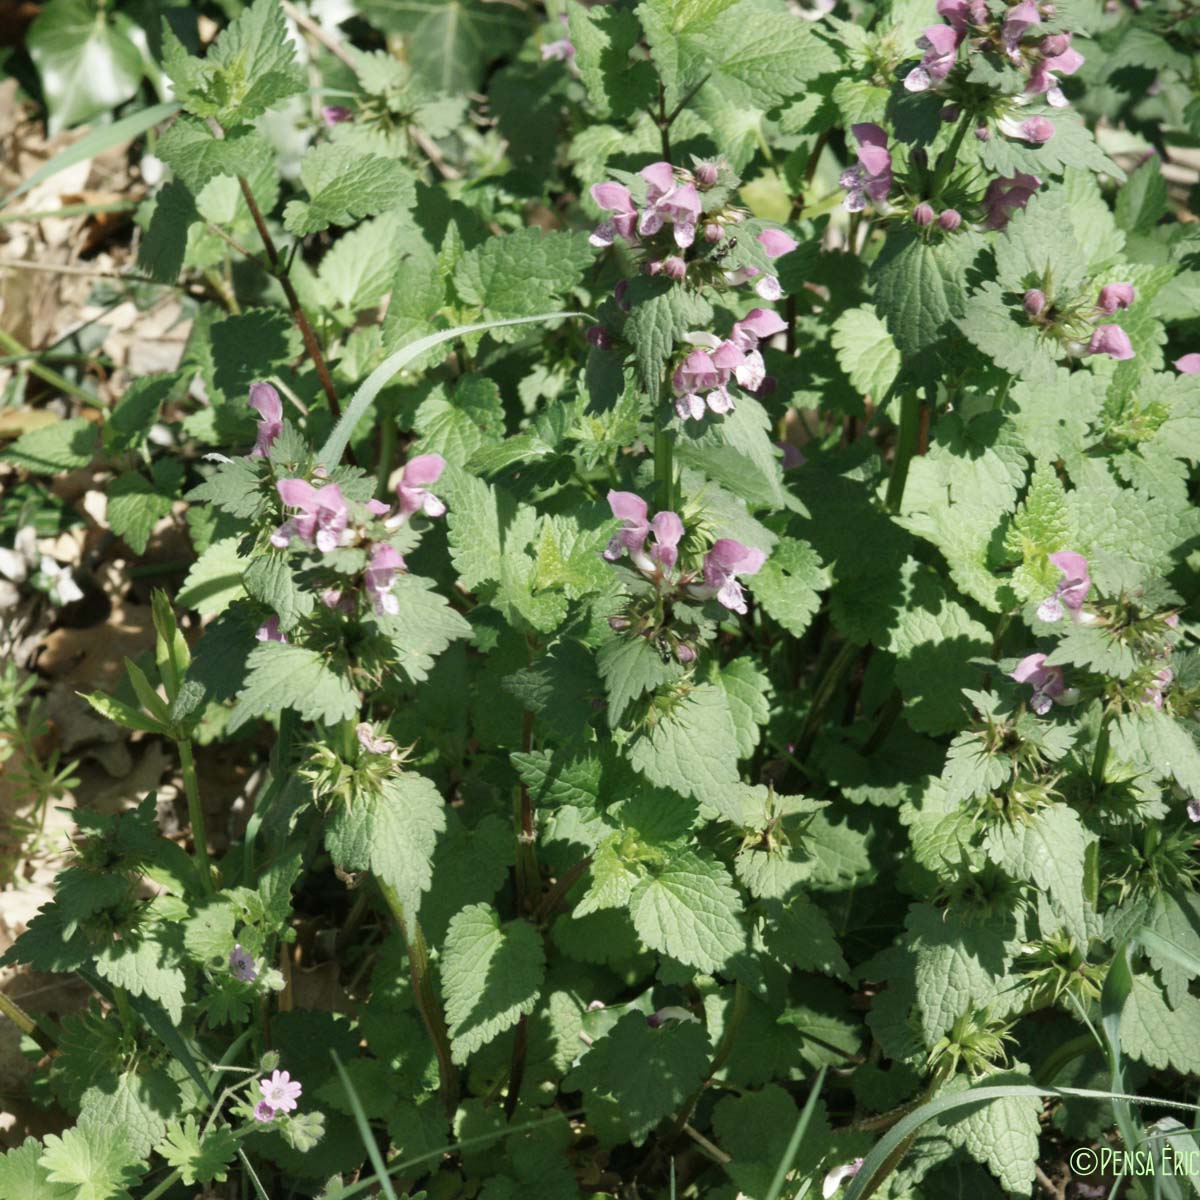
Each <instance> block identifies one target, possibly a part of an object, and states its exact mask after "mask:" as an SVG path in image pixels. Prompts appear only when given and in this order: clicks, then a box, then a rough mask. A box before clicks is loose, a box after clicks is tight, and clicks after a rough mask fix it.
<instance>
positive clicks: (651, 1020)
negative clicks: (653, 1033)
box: [646, 1004, 700, 1029]
mask: <svg viewBox="0 0 1200 1200" xmlns="http://www.w3.org/2000/svg"><path fill="white" fill-rule="evenodd" d="M668 1021H679V1022H680V1023H681V1024H682V1023H684V1022H691V1023H692V1024H695V1025H699V1024H700V1018H699V1017H697V1016H696V1014H695V1013H692V1012H688V1010H687V1009H686V1008H680V1007H679V1005H677V1004H668V1005H667V1007H666V1008H660V1009H659V1010H658V1011H657V1012H652V1013H651V1014H650V1015H649V1016H648V1017H647V1018H646V1024H647V1025H649V1026H650V1028H651V1029H660V1028H661V1027H662V1026H663V1025H665V1024H666V1023H667V1022H668Z"/></svg>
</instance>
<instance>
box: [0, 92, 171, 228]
mask: <svg viewBox="0 0 1200 1200" xmlns="http://www.w3.org/2000/svg"><path fill="white" fill-rule="evenodd" d="M178 111H179V104H178V102H177V101H174V100H170V101H168V102H167V103H166V104H155V105H153V106H152V107H151V108H143V109H142V110H141V112H135V113H131V114H130V115H129V116H127V117H122V118H121V119H120V120H119V121H114V122H113V123H112V124H111V125H100V126H97V128H95V129H93V130H92V131H91V132H90V133H85V134H84V135H83V137H81V138H80V139H79V141H77V142H72V143H71V144H70V145H69V146H68V147H67V148H66V149H65V150H62V151H60V152H59V153H58V154H56V155H55V156H54V157H53V158H52V159H50V160H49V161H48V162H44V163H42V165H41V166H40V167H38V169H37V170H36V171H34V173H33V174H32V175H30V177H29V178H28V179H26V180H25V182H24V183H23V184H21V186H20V187H19V188H17V190H16V191H15V192H12V193H11V194H10V195H8V196H5V198H4V200H3V202H0V208H7V207H8V206H9V205H10V204H11V203H12V202H13V201H14V200H16V199H17V197H18V196H23V195H24V194H25V193H26V192H27V191H29V189H30V188H35V187H37V185H38V184H39V183H43V182H44V181H45V180H47V179H51V178H53V177H54V176H55V175H57V174H58V173H59V171H65V170H66V169H67V168H68V167H73V166H74V165H75V164H76V163H78V162H83V161H84V160H85V159H88V158H95V157H96V155H97V154H102V153H103V152H104V151H105V150H107V149H108V148H109V147H110V146H119V145H120V144H121V143H122V142H132V141H133V139H134V138H135V137H137V136H138V135H139V134H142V133H145V132H146V130H147V129H149V128H150V127H151V126H153V125H157V124H158V123H159V122H160V121H165V120H166V119H167V118H168V117H170V116H173V115H174V114H175V113H177V112H178Z"/></svg>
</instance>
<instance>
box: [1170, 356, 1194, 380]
mask: <svg viewBox="0 0 1200 1200" xmlns="http://www.w3.org/2000/svg"><path fill="white" fill-rule="evenodd" d="M1174 366H1175V370H1177V371H1178V372H1179V373H1180V374H1181V375H1200V354H1185V355H1184V356H1183V357H1182V358H1177V359H1176V360H1175V363H1174Z"/></svg>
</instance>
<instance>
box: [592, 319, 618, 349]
mask: <svg viewBox="0 0 1200 1200" xmlns="http://www.w3.org/2000/svg"><path fill="white" fill-rule="evenodd" d="M586 336H587V340H588V341H589V342H590V343H591V344H592V345H593V346H595V347H596V349H597V350H611V349H612V347H613V340H612V337H611V335H610V334H609V332H608V330H607V329H605V328H604V326H603V325H591V326H589V327H588V331H587V335H586Z"/></svg>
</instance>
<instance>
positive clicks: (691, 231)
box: [638, 162, 701, 250]
mask: <svg viewBox="0 0 1200 1200" xmlns="http://www.w3.org/2000/svg"><path fill="white" fill-rule="evenodd" d="M640 174H641V176H642V178H643V179H644V180H645V181H646V183H647V185H648V186H647V188H646V206H645V208H643V209H642V212H641V215H640V216H639V217H638V233H640V234H642V236H643V237H645V236H650V235H653V234H655V233H657V232H658V231H659V230H660V229H661V228H662V227H663V225H665V224H670V225H671V226H673V229H672V232H673V233H674V236H675V244H676V245H677V246H678V247H679V248H680V249H681V250H685V249H687V247H688V246H690V245H691V244H692V243H693V242H694V241H695V240H696V222H697V221H698V220H699V219H700V211H701V205H700V193H699V192H697V191H696V188H695V185H694V184H692V183H685V182H680V181H679V180H677V179H676V178H675V169H674V168H673V167H672V166H671V164H670V163H668V162H656V163H651V164H650V165H649V166H648V167H643V168H642V170H641V172H640Z"/></svg>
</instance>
